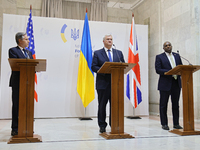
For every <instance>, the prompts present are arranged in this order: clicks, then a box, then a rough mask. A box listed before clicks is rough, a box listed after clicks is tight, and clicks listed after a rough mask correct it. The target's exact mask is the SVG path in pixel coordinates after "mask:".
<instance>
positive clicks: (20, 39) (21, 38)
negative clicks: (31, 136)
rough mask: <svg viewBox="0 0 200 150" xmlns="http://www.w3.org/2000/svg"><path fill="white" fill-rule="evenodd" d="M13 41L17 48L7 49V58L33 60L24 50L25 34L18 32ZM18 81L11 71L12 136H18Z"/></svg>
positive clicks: (17, 73)
mask: <svg viewBox="0 0 200 150" xmlns="http://www.w3.org/2000/svg"><path fill="white" fill-rule="evenodd" d="M15 40H16V43H17V46H16V47H12V48H10V49H9V58H22V59H26V58H27V59H33V57H32V53H31V52H30V51H28V50H26V49H25V47H28V45H29V39H28V36H27V35H26V33H23V32H18V33H17V34H16V35H15ZM19 79H20V72H19V71H12V73H11V76H10V83H9V86H10V87H12V125H11V128H12V131H11V135H12V136H14V135H17V134H18V113H19Z"/></svg>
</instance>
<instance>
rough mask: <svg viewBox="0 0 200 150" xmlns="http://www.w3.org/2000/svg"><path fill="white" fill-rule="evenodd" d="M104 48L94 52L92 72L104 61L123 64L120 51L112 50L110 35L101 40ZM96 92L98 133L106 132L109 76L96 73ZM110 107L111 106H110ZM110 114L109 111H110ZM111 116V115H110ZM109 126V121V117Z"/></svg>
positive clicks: (96, 70) (109, 92) (109, 97)
mask: <svg viewBox="0 0 200 150" xmlns="http://www.w3.org/2000/svg"><path fill="white" fill-rule="evenodd" d="M103 43H104V47H103V48H102V49H100V50H97V51H95V52H94V55H93V60H92V71H94V72H96V73H97V72H98V70H99V69H100V68H101V66H102V65H103V64H104V63H105V62H106V61H108V62H109V61H111V62H125V61H124V56H123V54H122V52H121V51H119V50H116V49H113V48H112V46H113V38H112V35H110V34H109V35H105V36H104V38H103ZM96 90H97V94H98V125H99V128H100V130H99V132H101V133H103V132H106V126H107V123H106V105H107V103H108V101H109V103H110V104H111V75H110V74H101V73H97V76H96ZM110 106H111V105H110ZM110 113H111V110H110ZM110 115H111V114H110ZM109 124H110V125H111V119H110V117H109Z"/></svg>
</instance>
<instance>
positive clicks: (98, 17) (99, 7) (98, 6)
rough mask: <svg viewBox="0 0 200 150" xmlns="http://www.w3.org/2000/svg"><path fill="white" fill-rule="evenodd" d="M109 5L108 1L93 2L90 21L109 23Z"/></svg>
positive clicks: (93, 0) (97, 0) (96, 0)
mask: <svg viewBox="0 0 200 150" xmlns="http://www.w3.org/2000/svg"><path fill="white" fill-rule="evenodd" d="M107 3H108V0H91V13H90V20H93V21H107V18H108V17H107V14H108V12H107Z"/></svg>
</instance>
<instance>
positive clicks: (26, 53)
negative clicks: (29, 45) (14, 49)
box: [23, 49, 28, 58]
mask: <svg viewBox="0 0 200 150" xmlns="http://www.w3.org/2000/svg"><path fill="white" fill-rule="evenodd" d="M23 51H24V55H25V57H26V58H27V57H28V55H27V53H26V50H25V49H23Z"/></svg>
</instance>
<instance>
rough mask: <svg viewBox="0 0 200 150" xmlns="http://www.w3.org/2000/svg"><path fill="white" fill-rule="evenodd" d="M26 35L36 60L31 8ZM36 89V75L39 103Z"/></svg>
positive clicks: (35, 95) (35, 96)
mask: <svg viewBox="0 0 200 150" xmlns="http://www.w3.org/2000/svg"><path fill="white" fill-rule="evenodd" d="M26 34H27V36H28V38H29V41H30V42H29V47H28V50H29V51H31V52H32V56H33V59H36V56H35V43H34V35H33V21H32V9H31V8H30V14H29V18H28V23H27V28H26ZM36 87H37V74H36V73H35V91H34V99H35V100H36V102H38V95H37V91H36Z"/></svg>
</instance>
